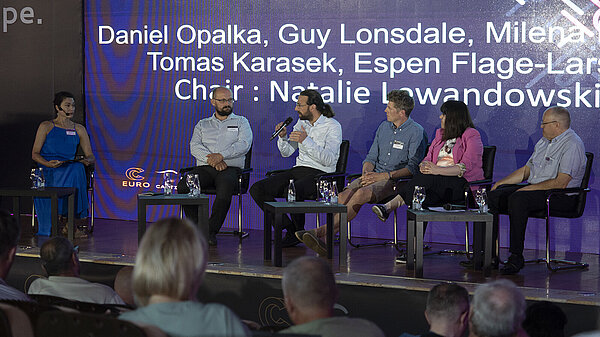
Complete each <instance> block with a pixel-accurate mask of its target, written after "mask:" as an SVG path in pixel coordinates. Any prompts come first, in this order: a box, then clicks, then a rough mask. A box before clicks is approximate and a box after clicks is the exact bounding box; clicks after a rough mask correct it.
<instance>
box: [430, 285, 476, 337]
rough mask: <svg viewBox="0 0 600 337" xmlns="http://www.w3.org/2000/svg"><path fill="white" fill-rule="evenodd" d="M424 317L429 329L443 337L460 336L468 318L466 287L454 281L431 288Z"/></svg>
mask: <svg viewBox="0 0 600 337" xmlns="http://www.w3.org/2000/svg"><path fill="white" fill-rule="evenodd" d="M425 318H426V319H427V322H428V323H429V326H430V329H429V330H430V331H432V332H434V333H436V334H438V335H440V336H445V337H461V336H462V335H463V333H464V332H465V330H466V328H467V325H468V318H469V293H468V292H467V289H465V288H463V287H461V286H459V285H458V284H456V283H440V284H438V285H436V286H434V287H433V288H431V290H430V291H429V295H428V296H427V306H426V308H425Z"/></svg>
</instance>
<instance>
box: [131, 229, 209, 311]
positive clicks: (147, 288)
mask: <svg viewBox="0 0 600 337" xmlns="http://www.w3.org/2000/svg"><path fill="white" fill-rule="evenodd" d="M206 259H207V246H206V241H205V239H204V238H203V237H202V236H201V235H200V233H199V231H198V229H197V228H196V227H195V226H193V225H192V224H191V223H190V222H188V221H187V220H185V219H178V218H167V219H162V220H159V221H157V222H156V223H154V224H153V225H152V226H150V229H149V230H148V231H146V233H145V234H144V237H143V238H142V242H141V243H140V247H139V249H138V252H137V256H136V259H135V267H134V268H133V293H134V294H135V296H136V302H138V304H140V305H142V306H146V305H148V304H150V303H152V300H153V299H152V297H153V296H157V297H162V298H168V299H169V300H171V301H187V300H191V299H194V298H195V295H196V292H197V291H198V288H199V286H200V282H201V280H202V276H203V275H204V270H205V269H206Z"/></svg>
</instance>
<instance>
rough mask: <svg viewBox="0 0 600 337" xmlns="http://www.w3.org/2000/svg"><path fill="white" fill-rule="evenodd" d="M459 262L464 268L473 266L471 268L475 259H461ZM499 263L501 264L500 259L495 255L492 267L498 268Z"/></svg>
mask: <svg viewBox="0 0 600 337" xmlns="http://www.w3.org/2000/svg"><path fill="white" fill-rule="evenodd" d="M458 264H460V265H461V266H462V267H464V268H471V269H472V268H473V260H466V261H460V262H459V263H458ZM499 265H500V259H499V258H498V257H493V258H492V268H494V269H498V266H499Z"/></svg>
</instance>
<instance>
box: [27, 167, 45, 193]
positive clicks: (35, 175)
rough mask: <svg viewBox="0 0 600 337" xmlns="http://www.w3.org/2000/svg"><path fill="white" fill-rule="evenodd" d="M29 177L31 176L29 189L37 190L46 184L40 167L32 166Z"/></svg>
mask: <svg viewBox="0 0 600 337" xmlns="http://www.w3.org/2000/svg"><path fill="white" fill-rule="evenodd" d="M29 177H30V178H31V189H34V190H38V189H43V188H44V187H45V186H46V180H45V179H44V171H43V169H42V168H41V167H37V168H32V169H31V175H30V176H29Z"/></svg>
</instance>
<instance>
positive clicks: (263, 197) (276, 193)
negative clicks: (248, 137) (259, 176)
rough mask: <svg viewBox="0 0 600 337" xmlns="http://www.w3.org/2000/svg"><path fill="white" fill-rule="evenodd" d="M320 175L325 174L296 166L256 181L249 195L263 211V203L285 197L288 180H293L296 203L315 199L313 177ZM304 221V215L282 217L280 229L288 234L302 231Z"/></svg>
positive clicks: (315, 190)
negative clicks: (285, 230)
mask: <svg viewBox="0 0 600 337" xmlns="http://www.w3.org/2000/svg"><path fill="white" fill-rule="evenodd" d="M321 173H325V172H323V171H321V170H317V169H314V168H312V167H305V166H296V167H293V168H291V169H289V170H286V171H284V172H281V173H277V174H274V175H272V176H270V177H268V178H266V179H263V180H260V181H257V182H256V183H254V185H252V187H250V195H251V196H252V199H254V201H255V202H256V204H257V205H258V207H260V209H262V210H263V211H264V205H265V202H269V201H275V198H285V197H287V189H288V185H289V183H290V179H294V186H295V187H296V201H303V200H306V199H315V198H316V197H317V186H316V183H315V176H316V175H318V174H321ZM304 221H305V219H304V214H292V216H291V219H290V217H289V216H284V217H283V224H282V228H285V229H287V231H288V233H290V232H295V231H299V230H303V229H304Z"/></svg>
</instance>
